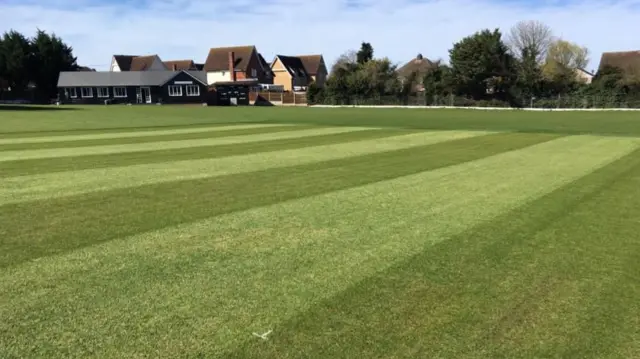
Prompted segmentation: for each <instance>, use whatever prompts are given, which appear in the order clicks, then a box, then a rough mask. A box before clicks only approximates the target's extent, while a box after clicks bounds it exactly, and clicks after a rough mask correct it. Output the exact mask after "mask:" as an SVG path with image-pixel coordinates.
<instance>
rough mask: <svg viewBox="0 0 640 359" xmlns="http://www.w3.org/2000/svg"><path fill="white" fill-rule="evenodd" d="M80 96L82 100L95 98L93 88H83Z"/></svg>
mask: <svg viewBox="0 0 640 359" xmlns="http://www.w3.org/2000/svg"><path fill="white" fill-rule="evenodd" d="M85 90H88V95H85V93H84V92H85ZM80 95H81V96H82V98H93V87H81V88H80Z"/></svg>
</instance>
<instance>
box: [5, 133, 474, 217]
mask: <svg viewBox="0 0 640 359" xmlns="http://www.w3.org/2000/svg"><path fill="white" fill-rule="evenodd" d="M483 134H486V133H482V132H464V131H461V132H458V131H438V132H418V133H412V134H406V133H404V132H401V133H398V136H390V137H382V138H376V139H373V140H369V139H365V140H362V141H353V142H348V143H339V144H330V145H323V146H312V147H307V148H301V149H300V148H299V149H290V150H284V151H276V152H265V153H257V154H249V155H239V156H230V157H224V158H214V159H204V160H188V161H175V162H165V163H155V164H144V165H135V166H126V167H111V168H103V169H88V170H80V171H70V172H62V173H47V174H42V175H31V176H20V177H10V178H6V179H4V180H2V181H1V184H2V186H0V204H6V203H12V202H25V201H33V200H37V199H45V198H54V197H62V196H69V195H74V194H80V193H88V192H93V191H100V190H111V189H116V188H126V187H136V186H141V185H145V184H152V183H161V182H170V181H177V180H186V179H196V178H204V177H212V176H220V175H228V174H234V173H243V172H251V171H260V170H266V169H269V168H276V167H286V166H294V165H300V164H305V163H313V162H320V161H328V160H333V159H338V158H345V157H351V156H359V155H365V154H370V153H379V152H384V151H391V150H398V149H402V148H410V147H416V146H424V145H428V144H434V143H439V142H445V141H450V140H456V139H462V138H469V137H474V136H480V135H483Z"/></svg>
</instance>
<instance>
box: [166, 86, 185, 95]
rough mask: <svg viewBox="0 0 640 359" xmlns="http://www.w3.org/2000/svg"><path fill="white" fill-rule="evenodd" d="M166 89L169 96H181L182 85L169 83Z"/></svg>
mask: <svg viewBox="0 0 640 359" xmlns="http://www.w3.org/2000/svg"><path fill="white" fill-rule="evenodd" d="M167 91H168V92H169V96H171V97H181V96H182V86H180V85H169V87H168V89H167Z"/></svg>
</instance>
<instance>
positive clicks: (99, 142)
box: [0, 125, 321, 151]
mask: <svg viewBox="0 0 640 359" xmlns="http://www.w3.org/2000/svg"><path fill="white" fill-rule="evenodd" d="M310 128H321V127H319V126H301V125H282V126H277V125H274V126H248V127H246V128H245V126H229V127H225V128H222V129H216V130H211V129H206V130H204V131H193V130H191V131H187V130H185V131H184V132H178V133H171V132H172V131H159V132H161V133H158V134H157V135H154V134H146V133H145V134H144V135H143V136H140V137H138V136H136V133H135V132H134V133H130V132H129V133H126V134H123V135H122V136H118V137H115V136H114V137H105V138H95V139H82V138H75V139H67V140H64V141H42V142H22V143H12V144H0V151H23V150H36V149H48V148H70V147H91V146H107V145H125V144H134V143H148V142H163V141H184V140H198V139H206V138H220V137H231V136H244V135H256V134H262V133H276V132H287V131H299V130H304V129H310ZM163 133H164V134H163ZM83 137H84V136H83ZM47 139H52V138H51V137H47ZM0 142H1V141H0Z"/></svg>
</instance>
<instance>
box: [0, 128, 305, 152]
mask: <svg viewBox="0 0 640 359" xmlns="http://www.w3.org/2000/svg"><path fill="white" fill-rule="evenodd" d="M284 126H291V127H294V126H298V127H299V128H309V127H317V126H315V125H295V124H294V125H288V124H283V125H279V124H248V125H244V124H237V125H225V126H206V127H187V128H176V129H162V127H161V128H160V129H157V130H149V129H146V130H144V131H135V130H134V131H122V130H121V132H105V133H102V132H100V133H89V134H80V135H78V134H71V135H59V136H51V137H47V136H39V137H22V138H8V139H3V138H0V145H35V144H38V143H41V144H45V143H49V142H75V141H91V140H109V139H123V138H135V137H158V136H168V135H188V134H196V133H207V132H218V131H232V130H250V129H259V128H270V127H275V128H278V127H284ZM71 133H73V132H71ZM43 146H44V145H43ZM0 148H2V147H0Z"/></svg>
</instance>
